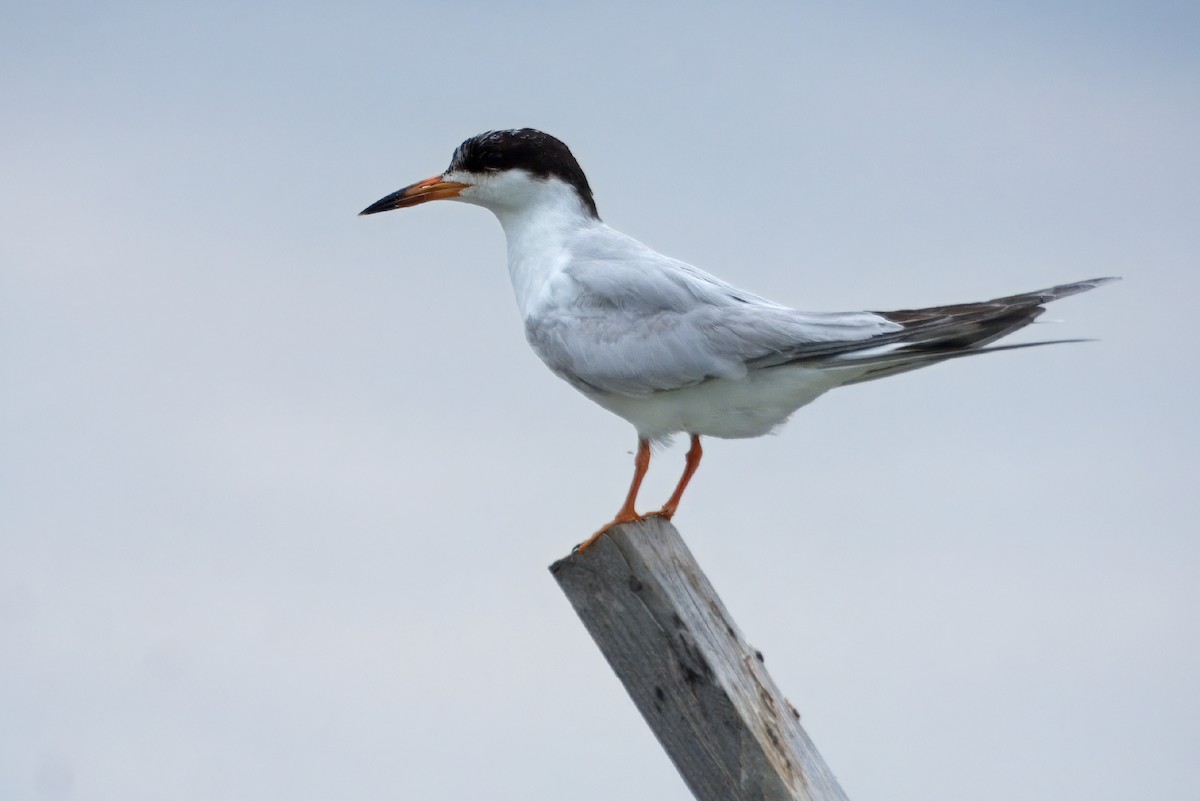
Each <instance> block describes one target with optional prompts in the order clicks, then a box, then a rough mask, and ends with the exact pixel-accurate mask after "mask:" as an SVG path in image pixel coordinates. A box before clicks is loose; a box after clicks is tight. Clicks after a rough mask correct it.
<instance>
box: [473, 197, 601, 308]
mask: <svg viewBox="0 0 1200 801" xmlns="http://www.w3.org/2000/svg"><path fill="white" fill-rule="evenodd" d="M538 190H539V191H537V192H536V193H532V194H531V195H529V196H527V197H526V198H524V200H525V202H523V203H520V204H513V205H508V204H505V205H504V206H494V205H492V204H488V207H489V208H490V209H491V210H492V212H493V213H494V214H495V215H496V218H497V219H499V220H500V226H501V227H502V228H503V229H504V236H505V238H506V239H507V241H508V275H509V278H510V279H511V280H512V286H513V293H514V294H515V295H516V299H517V308H518V309H520V312H521V317H522V318H526V317H528V316H529V315H530V314H531V313H533V312H534V311H535V310H537V309H538V308H539V307H540V306H542V305H543V304H545V303H547V302H548V301H549V300H550V299H551V294H552V292H553V290H554V285H555V280H554V279H555V278H556V277H558V276H559V275H561V273H562V270H563V269H564V268H565V267H566V266H567V264H568V263H569V261H570V243H571V241H572V240H573V239H574V238H575V237H576V236H578V234H579V232H580V231H581V230H584V229H586V228H590V227H592V226H594V225H601V224H602V223H601V222H600V221H599V220H597V219H596V218H595V217H593V216H591V214H590V213H589V212H588V211H587V210H586V209H585V208H584V206H583V203H582V202H581V201H580V199H579V196H578V195H577V194H576V193H575V190H574V189H573V188H572V187H570V186H567V185H566V184H564V183H562V182H560V181H555V180H550V181H547V182H544V183H543V184H542V185H541V186H540V187H538Z"/></svg>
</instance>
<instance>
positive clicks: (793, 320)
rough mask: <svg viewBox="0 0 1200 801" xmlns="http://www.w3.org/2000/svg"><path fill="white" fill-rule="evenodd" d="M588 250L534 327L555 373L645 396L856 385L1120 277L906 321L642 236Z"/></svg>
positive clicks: (966, 345) (986, 337) (976, 341)
mask: <svg viewBox="0 0 1200 801" xmlns="http://www.w3.org/2000/svg"><path fill="white" fill-rule="evenodd" d="M613 241H614V240H613V238H612V237H609V238H608V239H607V240H606V241H605V243H604V250H603V251H599V249H597V252H589V251H588V249H587V248H580V249H579V250H578V251H577V254H579V257H578V258H577V259H576V260H575V261H574V262H573V263H572V264H571V265H570V266H569V267H568V268H567V270H566V271H565V272H564V280H566V281H569V282H572V286H571V289H570V291H569V292H568V293H567V295H568V296H570V297H571V299H572V300H571V303H570V304H568V305H560V306H553V307H551V308H548V309H545V310H544V311H543V312H542V313H540V314H539V315H537V316H535V317H532V318H530V319H529V320H527V321H526V335H527V337H528V339H529V342H530V344H531V345H532V346H533V348H534V350H535V351H536V352H537V353H538V355H539V356H540V357H541V358H542V359H543V360H544V361H545V362H546V363H547V365H549V366H550V368H551V369H552V370H554V371H555V372H556V373H558V374H559V375H561V376H562V377H563V378H565V379H567V380H568V381H570V382H571V383H573V384H574V385H576V386H577V387H579V388H580V389H583V390H585V391H600V392H604V393H614V394H620V395H631V396H644V395H648V394H651V393H653V392H656V391H661V390H671V389H680V388H682V387H687V386H691V385H694V384H698V383H700V382H702V381H705V380H707V379H710V378H725V379H738V378H742V377H744V376H745V375H746V374H747V373H748V372H749V371H750V370H759V369H768V368H771V367H777V366H781V365H785V364H806V365H811V366H813V367H825V368H833V367H845V368H850V372H849V373H848V374H847V379H848V382H854V381H864V380H869V379H872V378H879V377H882V376H884V375H891V374H893V373H897V372H902V371H904V370H911V369H914V368H916V367H922V366H925V365H928V364H933V363H935V362H937V361H942V360H944V359H947V358H953V357H955V356H960V355H965V354H967V353H979V352H984V350H985V349H983V346H984V345H986V344H988V343H989V342H992V341H994V340H995V339H998V338H1000V337H1002V336H1005V335H1007V334H1009V333H1012V332H1013V331H1016V330H1017V329H1019V328H1023V327H1024V326H1026V325H1028V324H1029V323H1031V322H1032V321H1033V320H1034V319H1035V318H1036V317H1037V316H1038V315H1040V314H1041V313H1042V311H1043V308H1042V304H1044V303H1047V302H1049V301H1052V300H1057V299H1058V298H1062V297H1066V296H1068V295H1073V294H1077V293H1079V292H1084V291H1087V290H1089V289H1093V288H1095V287H1097V286H1100V285H1101V284H1104V283H1107V282H1108V281H1111V280H1115V279H1110V278H1100V279H1093V280H1089V281H1081V282H1077V283H1073V284H1063V285H1060V286H1056V287H1051V288H1050V289H1045V290H1039V291H1037V292H1029V293H1025V294H1020V295H1012V296H1008V297H1003V298H997V299H995V300H991V301H985V302H982V303H966V304H958V305H953V306H936V307H930V308H925V309H916V310H901V311H895V312H846V313H811V312H800V311H796V310H794V309H789V308H787V307H784V306H780V305H778V304H775V303H772V302H771V301H768V300H765V299H764V298H760V297H758V296H757V295H753V294H751V293H748V292H744V291H742V290H739V289H737V288H735V287H732V286H730V285H729V284H726V283H725V282H723V281H720V280H719V279H716V278H714V277H712V276H710V275H708V274H706V273H704V272H702V271H700V270H697V269H696V268H694V267H691V266H690V265H687V264H684V263H682V262H678V261H675V260H673V259H669V258H667V257H665V256H661V255H660V254H658V253H655V252H654V251H652V250H649V249H648V248H646V247H645V246H643V245H641V244H640V243H638V242H636V240H632V239H624V240H622V241H620V245H619V247H617V248H616V249H615V250H614V248H613V244H612V243H613Z"/></svg>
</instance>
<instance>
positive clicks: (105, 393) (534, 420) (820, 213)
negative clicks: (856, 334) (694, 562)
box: [0, 2, 1200, 801]
mask: <svg viewBox="0 0 1200 801" xmlns="http://www.w3.org/2000/svg"><path fill="white" fill-rule="evenodd" d="M1196 8H1197V7H1196V5H1195V4H1194V3H1182V2H1181V3H1164V2H1150V3H1145V2H1141V3H1132V2H1130V3H1083V2H1079V3H1042V2H1039V3H1009V4H1003V6H1001V5H999V4H997V5H995V6H984V5H978V4H977V5H970V6H964V5H963V4H954V3H936V2H917V3H904V4H899V3H896V4H886V3H868V4H858V5H857V6H856V7H855V8H854V9H848V8H846V7H844V6H834V5H831V4H813V3H801V4H784V3H778V4H764V5H762V6H760V7H759V8H757V9H756V10H744V9H743V10H736V11H735V10H732V9H731V8H729V7H725V6H721V7H711V8H710V7H705V6H704V5H696V4H677V5H666V4H661V5H656V4H647V3H621V2H617V3H607V4H604V5H603V6H602V7H598V8H595V9H587V8H581V7H577V6H575V5H571V6H570V7H568V6H565V5H562V4H549V3H546V4H538V3H516V2H514V3H506V4H484V3H460V4H433V3H406V2H392V3H378V4H367V3H352V4H341V5H339V6H337V7H336V8H335V7H334V6H333V5H328V6H327V5H322V4H309V3H300V4H297V3H274V4H260V5H258V6H255V7H251V8H248V7H246V6H245V5H244V4H241V3H223V2H215V3H204V4H188V5H184V4H164V3H87V4H77V5H70V4H25V5H23V6H14V7H13V8H10V9H7V10H6V12H5V18H6V22H5V25H4V34H3V37H4V39H5V41H4V43H3V45H4V46H3V47H0V76H3V77H2V78H0V86H2V88H3V97H4V99H5V102H4V103H3V104H0V142H2V147H0V216H2V218H3V220H4V225H3V230H4V232H3V235H0V371H2V374H0V385H2V386H3V387H4V389H3V392H2V393H0V502H2V504H3V509H4V514H3V516H2V519H0V526H2V529H0V536H2V545H3V558H2V559H0V720H2V721H3V723H2V724H0V797H2V798H12V799H52V800H54V801H57V800H59V799H87V801H152V800H155V801H156V800H157V799H180V800H181V801H191V800H193V799H194V800H195V801H211V800H212V799H222V800H225V799H228V800H230V801H242V800H243V799H244V800H246V801H251V800H253V801H261V800H262V799H273V798H280V799H282V798H286V799H291V801H307V800H308V799H312V800H313V801H316V800H317V799H321V800H322V801H324V800H325V799H330V798H435V799H441V798H446V799H467V798H469V799H478V798H513V799H518V798H519V799H523V800H534V801H537V800H539V799H563V798H568V799H572V800H573V801H587V800H588V799H610V798H630V799H640V798H645V799H686V798H688V797H689V796H688V793H687V791H686V789H685V788H684V786H683V784H682V782H681V781H680V780H679V778H678V777H677V775H676V774H675V771H674V769H673V768H672V767H671V765H670V764H669V762H668V761H667V759H666V757H665V756H664V755H663V754H662V752H661V751H660V750H659V748H658V747H657V745H656V744H655V743H654V741H653V739H652V737H651V735H650V734H649V732H648V730H647V729H646V728H645V726H644V724H643V723H642V722H641V720H640V718H638V716H637V714H636V712H635V710H634V708H633V706H632V704H631V703H630V702H629V701H628V699H627V698H626V697H625V695H624V692H623V690H622V689H621V687H620V686H619V685H618V683H617V681H616V680H615V678H613V677H612V675H611V674H610V673H609V671H608V669H607V667H606V666H605V664H604V663H603V661H602V659H601V658H600V656H599V654H598V652H597V651H596V650H595V649H594V648H593V646H592V645H591V643H590V641H589V640H588V638H587V635H586V634H585V632H584V631H583V628H582V626H581V625H580V624H579V623H578V621H577V620H576V619H575V617H574V614H573V612H572V611H571V609H570V607H569V606H568V605H567V603H566V601H565V599H563V598H562V597H561V595H560V594H559V591H558V589H557V588H556V586H555V585H554V583H553V581H552V579H551V578H550V576H549V575H548V574H547V572H546V566H547V565H548V564H549V563H550V562H551V561H553V560H554V559H556V558H558V557H560V556H562V555H564V554H565V553H566V552H567V550H568V549H569V548H570V546H571V545H572V544H573V543H575V542H577V541H578V540H580V539H582V538H583V537H584V536H586V535H587V534H589V533H590V532H591V531H592V530H593V529H594V528H595V527H596V526H598V525H599V524H600V523H603V522H604V521H606V520H607V519H609V518H610V517H611V515H612V514H613V512H614V511H615V510H616V508H617V506H619V504H620V501H621V499H622V495H623V493H624V490H625V487H626V484H627V481H628V476H629V472H630V470H631V457H630V454H629V452H630V450H631V449H632V446H633V444H634V433H633V431H632V429H631V428H629V426H628V425H627V424H626V423H624V422H623V421H621V420H619V419H618V418H615V417H612V416H611V415H609V414H607V413H606V412H604V411H603V410H601V409H600V408H599V407H596V406H593V405H592V404H590V403H589V402H588V401H587V400H585V399H584V398H583V397H582V396H579V395H577V394H576V393H574V391H573V390H571V389H570V388H569V387H568V386H567V385H566V384H563V383H562V382H560V381H558V380H557V379H555V378H554V377H553V376H552V375H551V374H550V373H549V372H548V371H546V370H545V369H544V368H543V367H542V366H541V365H540V363H538V361H537V359H536V358H535V357H534V356H533V355H532V353H531V352H529V350H528V349H527V347H526V345H525V343H524V341H523V337H522V333H521V326H520V321H519V319H518V316H517V314H516V310H515V308H514V305H513V303H512V299H511V290H510V287H509V286H508V278H507V275H506V272H505V269H504V250H503V236H502V234H501V231H500V229H499V226H498V225H497V224H496V222H495V220H494V219H492V218H491V216H490V215H489V214H487V213H486V212H484V211H482V210H480V209H476V208H470V207H463V206H459V205H455V204H433V205H432V206H428V207H423V208H419V209H415V210H412V211H406V212H395V213H392V214H388V215H383V216H379V217H373V218H370V219H359V218H357V217H356V216H355V214H356V212H357V211H358V210H359V209H361V208H363V207H364V206H365V205H367V204H368V203H370V202H372V201H374V200H376V199H377V198H379V197H381V196H382V195H384V194H386V193H388V192H391V191H392V190H394V189H397V188H399V187H400V186H402V185H404V184H407V183H409V182H411V181H413V180H416V179H419V178H424V177H426V176H428V175H431V174H433V173H435V172H437V171H439V170H441V169H442V168H444V167H445V165H446V164H447V163H448V161H449V157H450V153H451V150H452V149H453V148H454V146H456V145H457V144H458V143H459V142H460V141H461V140H462V139H464V138H466V137H467V136H470V135H472V134H475V133H478V132H480V131H482V130H485V129H493V128H503V127H512V126H525V125H528V126H533V127H539V128H542V129H544V130H547V131H549V132H551V133H553V134H555V135H557V136H559V137H560V138H562V139H564V140H565V141H566V142H568V144H570V145H571V147H572V149H573V150H574V151H575V154H576V155H577V156H578V157H579V159H580V161H581V163H582V164H583V166H584V168H585V169H586V170H587V172H588V175H589V177H590V179H591V183H592V186H593V187H594V189H595V190H596V197H597V202H598V204H599V207H600V212H601V215H602V216H603V217H604V218H605V220H606V221H608V222H609V223H610V224H612V225H613V226H615V227H617V228H619V229H621V230H624V231H626V232H627V233H630V234H632V235H634V236H636V237H638V238H640V239H642V240H644V241H646V242H647V243H648V244H650V245H651V246H652V247H655V248H657V249H659V250H662V251H663V252H666V253H668V254H670V255H672V256H676V257H679V258H682V259H685V260H687V261H691V262H693V263H695V264H697V265H699V266H701V267H703V268H704V269H707V270H709V271H711V272H714V273H716V274H717V275H720V276H721V277H723V278H726V279H728V280H730V281H733V282H734V283H736V284H738V285H741V286H744V287H746V288H747V289H750V290H753V291H756V292H759V293H761V294H764V295H767V296H768V297H771V298H773V299H775V300H778V301H780V302H784V303H788V304H791V305H794V306H797V307H800V308H806V309H813V310H821V309H833V310H836V309H853V308H875V309H890V308H901V307H912V306H919V305H929V304H934V303H946V302H954V301H966V300H976V299H982V298H986V297H991V296H997V295H1003V294H1009V293H1012V292H1016V291H1022V290H1029V289H1035V288H1039V287H1043V286H1048V285H1050V284H1054V283H1058V282H1063V281H1069V280H1075V279H1081V278H1088V277H1093V276H1100V275H1122V276H1124V277H1125V279H1126V280H1125V281H1124V282H1122V283H1120V284H1116V285H1113V286H1109V287H1105V288H1103V289H1100V290H1097V291H1096V292H1093V293H1089V294H1087V295H1085V296H1082V297H1078V298H1072V299H1069V300H1066V301H1063V302H1062V303H1060V304H1056V305H1055V307H1054V308H1053V311H1052V312H1051V313H1050V314H1049V315H1047V316H1048V317H1053V318H1056V319H1061V320H1063V321H1064V323H1063V324H1062V325H1056V326H1053V327H1050V326H1041V327H1039V328H1038V329H1037V330H1036V331H1034V332H1033V333H1032V334H1031V335H1030V336H1027V337H1026V338H1027V339H1028V338H1033V337H1037V336H1055V337H1096V338H1098V339H1099V340H1100V341H1099V342H1096V343H1090V344H1086V345H1074V346H1063V347H1058V348H1047V349H1040V350H1036V351H1024V352H1019V353H1014V354H1005V355H997V356H991V357H987V358H980V359H977V360H967V361H961V362H958V363H955V364H951V365H945V366H941V367H937V368H934V369H930V370H927V371H920V372H917V373H913V374H909V375H905V376H901V377H897V378H893V379H888V380H886V381H881V382H878V383H872V384H868V385H863V386H858V387H852V388H848V389H844V390H839V391H835V392H834V393H832V394H830V395H829V396H826V397H825V398H822V399H821V400H819V401H817V402H816V403H815V404H813V405H812V406H810V407H808V408H806V409H803V410H801V412H800V413H799V414H798V415H797V416H796V417H795V419H793V421H792V423H791V425H790V426H789V427H788V428H787V429H786V430H785V431H784V432H783V433H782V434H781V435H779V436H775V437H767V438H763V439H759V440H752V441H740V442H719V441H713V442H711V443H710V444H709V446H708V447H707V455H706V460H705V463H704V465H703V467H702V468H701V470H700V473H699V474H698V476H697V478H696V480H695V481H694V483H693V485H692V488H691V490H690V492H689V495H688V496H687V497H686V498H685V500H684V504H683V506H682V508H681V512H680V514H679V516H678V518H677V519H676V522H677V524H678V526H679V528H680V529H681V531H683V533H684V536H685V537H686V538H687V539H688V541H689V543H691V545H692V547H693V549H694V551H695V552H696V554H697V557H698V559H699V560H700V562H701V564H703V565H704V566H705V567H706V568H707V570H708V571H709V576H710V578H711V579H712V581H713V582H714V584H715V585H716V587H717V589H718V590H719V591H720V592H721V593H722V596H723V597H724V600H725V602H726V604H727V606H728V607H729V608H730V610H731V612H732V613H733V615H734V616H735V617H736V618H737V620H738V623H739V624H740V626H741V627H742V628H743V630H744V631H745V632H746V634H747V636H748V637H749V638H750V639H751V640H752V641H753V642H754V643H755V644H756V645H757V647H759V648H761V649H762V650H763V652H764V653H765V654H766V657H767V664H768V666H769V667H770V668H771V669H772V672H773V674H774V676H775V678H776V680H777V682H778V683H779V684H780V686H781V687H782V688H783V690H784V692H785V693H786V694H787V695H788V696H789V697H790V698H791V699H792V700H793V702H794V703H795V704H796V706H797V707H798V708H799V709H800V711H801V712H802V713H803V716H804V722H805V725H806V727H807V728H808V731H809V733H810V734H811V736H812V737H813V739H814V740H815V742H816V743H817V745H818V747H819V748H820V749H821V751H822V753H823V754H824V756H825V758H826V760H827V761H828V762H829V764H830V765H831V767H832V768H833V770H834V772H835V773H836V774H837V775H838V777H839V779H840V780H841V782H842V784H843V786H844V787H845V789H846V791H847V793H848V795H849V796H850V797H851V798H852V799H855V801H864V800H865V799H888V801H907V800H909V799H920V800H921V801H928V800H929V799H939V798H945V799H963V798H969V799H977V800H979V801H987V800H988V799H1010V798H1013V797H1018V796H1019V797H1021V798H1023V799H1027V800H1028V801H1037V800H1038V799H1046V800H1047V801H1048V800H1050V799H1054V800H1055V801H1061V799H1069V798H1088V799H1091V800H1092V801H1102V800H1104V799H1126V798H1131V797H1135V798H1163V799H1184V798H1194V797H1195V792H1196V791H1195V788H1196V786H1197V785H1198V784H1200V761H1198V760H1197V759H1196V753H1197V751H1198V750H1200V682H1198V681H1197V679H1196V677H1197V676H1198V675H1200V642H1198V637H1197V633H1198V632H1200V587H1198V583H1200V582H1198V581H1197V575H1198V568H1200V537H1197V530H1196V529H1197V524H1196V519H1197V513H1198V512H1200V508H1198V507H1200V502H1198V500H1197V496H1198V493H1197V491H1196V481H1197V475H1198V473H1200V470H1198V467H1200V465H1198V464H1197V461H1198V459H1197V454H1198V453H1200V442H1198V439H1200V437H1198V433H1200V426H1198V425H1197V422H1196V411H1195V410H1196V409H1197V408H1198V407H1200V397H1198V395H1200V392H1198V387H1197V379H1196V377H1195V368H1196V365H1197V357H1198V356H1200V354H1198V352H1197V347H1196V344H1195V337H1193V336H1190V335H1189V333H1188V329H1189V328H1190V327H1191V326H1192V325H1193V322H1194V318H1195V312H1194V306H1195V302H1196V298H1197V296H1198V295H1200V278H1198V276H1197V269H1196V268H1197V260H1198V254H1200V149H1198V148H1197V146H1196V143H1197V142H1200V50H1197V48H1196V47H1195V43H1196V41H1197V40H1198V39H1200V12H1197V10H1196ZM681 465H682V450H681V449H680V448H678V447H676V448H674V449H671V450H668V451H665V452H664V453H662V454H660V455H658V456H656V459H655V463H654V465H653V467H652V474H651V477H650V479H649V481H648V483H647V486H646V489H645V493H644V496H643V497H644V503H645V505H646V506H648V507H653V505H654V504H656V503H658V502H661V500H662V499H663V498H665V496H666V494H667V493H668V492H669V489H670V487H671V485H672V484H673V482H674V480H675V478H676V476H677V474H678V471H679V469H680V467H681Z"/></svg>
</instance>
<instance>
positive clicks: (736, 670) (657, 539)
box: [550, 517, 847, 801]
mask: <svg viewBox="0 0 1200 801" xmlns="http://www.w3.org/2000/svg"><path fill="white" fill-rule="evenodd" d="M550 572H551V573H553V574H554V577H555V579H556V580H557V581H558V584H559V586H560V587H562V589H563V592H565V593H566V595H567V598H568V600H570V602H571V605H572V606H573V607H575V611H576V612H577V613H578V614H579V617H580V619H581V620H583V624H584V626H586V627H587V630H588V632H589V633H590V634H591V635H592V639H594V640H595V641H596V644H597V645H598V646H600V650H601V651H602V652H603V653H604V657H605V659H607V660H608V663H609V665H611V666H612V669H613V671H614V672H616V674H617V677H618V678H619V679H620V680H621V683H622V684H624V685H625V689H626V690H627V691H628V692H629V695H630V696H631V697H632V698H633V701H634V703H635V704H636V705H637V708H638V710H639V711H640V712H641V713H642V717H644V718H645V719H646V722H647V723H648V724H650V728H651V729H652V730H653V731H654V734H655V736H657V737H658V741H659V742H660V743H662V746H663V748H664V749H666V752H667V755H668V756H670V758H671V761H672V762H674V763H675V767H676V768H678V770H679V773H680V774H681V775H682V776H683V780H684V781H685V782H686V783H687V785H688V787H689V788H690V789H691V791H692V794H693V795H695V796H696V798H697V799H699V801H758V800H759V799H762V801H768V799H769V800H770V801H784V800H785V799H795V801H847V800H846V796H845V794H844V793H843V792H842V789H841V787H839V786H838V783H837V780H836V779H835V778H834V777H833V774H832V773H831V772H830V770H829V768H828V767H827V766H826V765H825V762H824V761H823V760H822V759H821V755H820V754H818V753H817V749H816V748H815V747H814V746H813V744H812V741H811V740H809V739H808V735H807V734H805V733H804V729H803V728H802V727H801V726H800V715H799V714H798V713H797V712H796V710H795V709H794V708H793V707H792V705H791V704H790V703H789V702H788V701H787V699H785V698H784V697H783V695H782V694H780V692H779V689H778V688H777V687H776V686H775V683H774V682H773V681H772V680H771V677H770V676H769V675H767V671H766V667H765V665H764V664H763V659H762V655H761V654H759V653H758V652H756V651H755V650H753V649H752V648H750V647H749V646H748V645H747V644H746V642H745V640H744V639H743V637H742V635H741V632H740V631H739V630H738V627H737V626H736V625H735V624H734V622H733V619H732V618H731V617H730V616H729V613H728V612H727V611H726V610H725V607H724V606H723V605H722V604H721V599H720V598H718V597H717V594H716V593H715V592H714V591H713V588H712V585H711V584H709V583H708V579H707V578H706V577H705V576H704V573H702V572H701V570H700V566H699V565H697V564H696V560H695V559H694V558H693V557H692V554H691V551H689V550H688V548H687V546H686V545H684V543H683V539H682V538H681V537H680V536H679V532H678V531H676V530H675V528H674V526H672V525H671V524H670V523H669V522H668V521H666V520H664V519H663V518H661V517H650V518H647V519H646V520H644V521H643V522H641V523H630V524H626V525H623V526H618V527H617V528H614V529H612V530H611V531H609V532H608V533H607V534H605V535H604V536H603V537H601V538H600V539H599V540H597V541H596V543H595V544H594V545H592V546H591V547H590V548H588V549H587V550H586V551H584V552H583V553H581V554H580V553H576V554H572V555H570V556H568V557H567V558H565V559H562V560H559V561H558V562H555V563H554V564H553V565H551V566H550Z"/></svg>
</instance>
